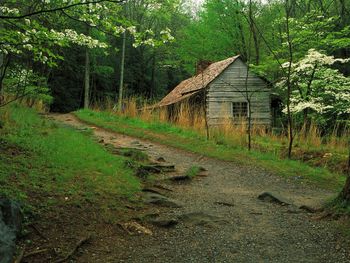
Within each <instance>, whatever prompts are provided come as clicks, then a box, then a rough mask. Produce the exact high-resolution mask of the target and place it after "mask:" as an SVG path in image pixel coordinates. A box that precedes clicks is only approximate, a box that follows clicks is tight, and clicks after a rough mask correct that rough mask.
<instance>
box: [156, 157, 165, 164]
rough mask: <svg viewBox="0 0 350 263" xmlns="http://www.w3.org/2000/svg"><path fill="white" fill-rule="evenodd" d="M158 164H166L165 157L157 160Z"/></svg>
mask: <svg viewBox="0 0 350 263" xmlns="http://www.w3.org/2000/svg"><path fill="white" fill-rule="evenodd" d="M157 162H161V163H164V162H165V159H164V158H163V157H159V158H157Z"/></svg>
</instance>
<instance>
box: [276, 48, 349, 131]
mask: <svg viewBox="0 0 350 263" xmlns="http://www.w3.org/2000/svg"><path fill="white" fill-rule="evenodd" d="M349 61H350V59H339V58H334V57H333V56H327V55H325V54H322V53H320V52H318V51H316V50H314V49H310V50H309V51H308V53H307V55H306V56H305V57H304V58H303V59H301V60H300V61H298V62H297V63H293V64H292V74H291V84H292V87H293V91H292V94H291V105H290V108H291V112H292V113H294V114H300V113H302V114H303V117H304V122H306V121H307V119H308V117H309V115H310V114H311V115H312V116H313V119H314V120H316V121H317V122H318V123H319V124H321V125H322V124H325V123H326V122H327V121H329V120H331V119H345V118H346V117H348V116H349V114H350V78H349V77H345V76H344V75H342V74H341V73H340V72H339V71H338V70H337V69H334V68H332V67H331V66H333V65H334V64H336V63H347V62H349ZM283 66H286V67H287V66H288V63H285V64H284V65H283ZM285 83H286V80H285V79H282V81H281V82H279V83H278V85H279V86H280V87H282V88H283V87H284V86H285ZM284 112H286V109H284Z"/></svg>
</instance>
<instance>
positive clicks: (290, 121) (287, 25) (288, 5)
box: [285, 0, 294, 158]
mask: <svg viewBox="0 0 350 263" xmlns="http://www.w3.org/2000/svg"><path fill="white" fill-rule="evenodd" d="M285 8H286V34H287V42H288V53H289V61H288V62H289V66H288V71H287V114H288V126H289V127H288V137H289V138H288V139H289V143H288V158H291V157H292V147H293V139H294V137H293V119H292V114H291V111H290V96H291V93H292V84H291V81H290V77H291V72H292V62H293V49H292V42H291V39H290V32H289V18H290V11H291V6H290V4H289V0H285Z"/></svg>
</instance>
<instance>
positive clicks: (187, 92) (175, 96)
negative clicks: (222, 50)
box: [155, 55, 239, 107]
mask: <svg viewBox="0 0 350 263" xmlns="http://www.w3.org/2000/svg"><path fill="white" fill-rule="evenodd" d="M237 58H239V55H238V56H234V57H230V58H227V59H225V60H221V61H218V62H215V63H213V64H210V65H209V66H208V67H207V68H206V69H205V70H203V71H202V72H201V73H199V74H197V75H195V76H193V77H191V78H189V79H186V80H184V81H182V82H181V83H180V84H179V85H177V86H176V87H175V88H174V89H173V90H172V91H171V92H170V93H169V94H168V95H166V96H165V97H164V98H163V99H162V100H161V101H160V102H159V103H158V104H157V105H155V106H158V107H163V106H167V105H170V104H174V103H176V102H179V101H181V100H183V99H185V98H188V97H190V96H192V95H193V94H195V93H197V92H199V91H201V90H203V89H205V88H206V87H207V86H208V85H209V84H210V83H211V82H212V81H213V80H214V79H215V78H216V77H217V76H219V75H220V74H221V73H222V72H223V71H224V70H225V69H226V68H227V67H228V66H229V65H231V64H232V63H233V62H234V61H235V60H236V59H237Z"/></svg>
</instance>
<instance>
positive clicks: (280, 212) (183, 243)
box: [51, 114, 350, 263]
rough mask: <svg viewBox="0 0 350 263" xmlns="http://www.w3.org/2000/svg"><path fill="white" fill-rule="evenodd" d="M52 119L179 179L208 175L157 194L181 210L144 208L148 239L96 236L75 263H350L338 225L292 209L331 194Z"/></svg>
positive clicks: (258, 170) (67, 116)
mask: <svg viewBox="0 0 350 263" xmlns="http://www.w3.org/2000/svg"><path fill="white" fill-rule="evenodd" d="M51 117H52V118H54V119H55V120H57V121H60V122H63V123H65V124H69V125H72V126H74V127H77V128H84V127H90V128H93V131H94V134H95V136H96V137H97V138H98V139H99V140H100V141H102V140H103V142H104V143H108V144H112V145H114V146H116V147H129V148H130V147H131V148H135V147H137V148H140V149H143V151H144V152H145V153H147V154H148V155H149V156H150V157H151V158H153V159H157V158H159V157H162V158H164V159H165V160H166V162H168V163H172V164H174V165H175V167H176V170H177V172H178V174H183V173H184V171H186V169H188V168H189V167H192V166H194V165H197V166H201V167H204V168H205V169H207V171H208V172H207V176H205V177H198V178H195V179H194V180H191V182H190V183H169V184H167V186H168V188H170V189H172V191H169V190H164V191H165V193H166V196H167V197H168V198H171V200H174V201H175V202H176V203H177V204H180V205H178V206H174V207H166V208H164V207H158V206H157V205H156V204H153V205H150V208H148V212H149V214H144V217H143V220H139V221H137V222H141V223H140V225H141V224H142V226H144V227H145V228H146V227H147V229H148V230H150V231H151V234H149V233H146V234H135V235H129V234H127V233H125V234H124V235H122V234H121V233H122V232H121V231H120V230H119V232H118V231H116V233H109V234H106V233H102V234H100V236H97V237H96V238H95V241H94V242H93V243H92V244H90V246H94V247H93V248H91V250H92V251H94V253H92V254H91V253H88V254H85V255H82V256H81V257H79V258H78V262H135V263H138V262H140V263H142V262H145V263H150V262H159V263H166V262H184V263H185V262H198V263H206V262H213V263H214V262H278V263H282V262H293V263H296V262H339V263H340V262H344V263H345V262H350V257H349V247H348V245H349V242H348V241H347V240H346V238H344V237H343V235H342V234H341V233H340V230H339V228H338V227H337V225H338V223H337V222H336V221H332V220H326V219H323V220H319V219H317V214H311V213H308V212H306V211H304V210H302V209H299V207H300V206H301V205H307V206H310V207H319V206H320V204H322V202H324V201H325V200H327V199H329V198H331V197H332V196H334V194H335V193H332V192H330V191H327V190H323V189H319V188H316V187H313V186H310V185H305V184H302V183H301V182H300V179H298V178H289V179H286V178H282V177H279V176H276V175H272V174H270V173H268V172H266V171H264V170H262V169H261V168H259V167H256V166H255V165H254V163H252V164H250V165H249V166H248V165H247V166H242V165H237V164H235V163H234V162H224V161H219V160H216V159H212V158H207V157H204V156H201V155H199V154H193V153H189V152H186V151H182V150H178V149H174V148H171V147H168V146H164V145H161V144H157V143H155V142H150V141H144V140H141V139H138V138H132V137H129V136H125V135H120V134H116V133H113V132H110V131H107V130H105V129H101V128H98V127H95V126H93V125H88V124H85V123H83V122H81V121H79V120H78V119H77V118H76V117H75V116H74V115H71V114H63V115H51ZM262 192H269V193H272V194H276V195H278V196H281V197H283V198H284V199H286V200H289V201H290V203H291V205H280V204H277V203H274V202H267V201H263V200H260V199H258V196H259V194H261V193H262ZM163 193H164V192H163ZM146 210H147V209H146ZM147 218H151V219H152V218H153V223H156V225H155V224H151V223H149V222H150V221H147V220H146V219H147ZM141 232H142V231H141ZM97 235H98V234H97ZM111 236H112V237H111ZM105 247H108V249H102V248H105ZM87 249H89V248H87Z"/></svg>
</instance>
